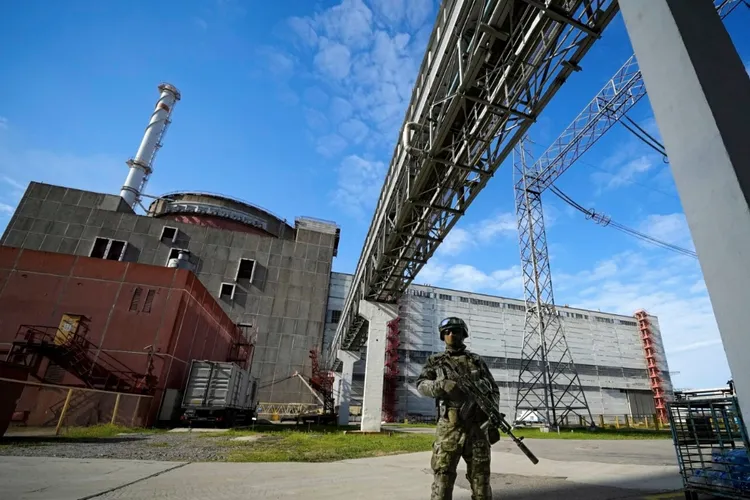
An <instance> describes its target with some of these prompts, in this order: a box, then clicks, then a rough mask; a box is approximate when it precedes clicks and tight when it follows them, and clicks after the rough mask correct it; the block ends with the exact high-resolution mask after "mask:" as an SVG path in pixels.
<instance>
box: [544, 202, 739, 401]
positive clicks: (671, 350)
mask: <svg viewBox="0 0 750 500" xmlns="http://www.w3.org/2000/svg"><path fill="white" fill-rule="evenodd" d="M681 215H682V214H671V215H668V216H660V215H652V216H649V217H647V218H646V221H644V223H643V224H641V227H644V228H646V229H648V230H651V231H653V232H655V233H657V234H654V235H655V236H658V237H660V239H665V240H672V241H674V242H684V241H685V239H686V238H687V239H689V234H688V233H687V231H686V226H685V225H684V224H683V223H682V222H681V220H680V216H681ZM553 283H554V284H555V295H556V298H557V300H558V303H561V304H562V303H567V304H570V305H571V306H573V307H581V308H584V309H593V310H598V309H600V310H602V311H607V312H614V313H619V314H625V315H632V314H633V313H634V312H635V311H636V310H638V309H645V310H647V311H648V312H649V313H651V314H654V315H656V316H657V317H658V319H659V326H660V329H661V334H662V338H663V341H664V346H665V350H666V353H667V361H668V363H669V365H670V370H671V371H673V372H680V373H679V375H676V376H675V377H673V378H674V380H673V383H674V385H675V386H677V387H706V386H715V385H722V384H724V383H725V382H726V380H727V379H728V377H729V371H728V368H727V362H726V356H725V354H724V352H723V349H722V348H721V347H720V343H721V341H720V337H719V332H718V327H717V325H716V320H715V319H714V314H713V309H712V307H711V301H710V300H709V297H708V294H707V292H706V288H705V283H704V281H703V276H702V274H701V270H700V267H699V264H698V261H697V260H695V259H693V258H690V257H686V256H682V255H676V254H671V253H668V252H666V251H659V250H656V251H654V250H652V249H649V250H648V251H643V252H641V251H626V252H622V253H620V254H617V255H614V256H612V257H610V258H608V259H605V260H602V261H599V262H597V263H595V264H593V265H592V266H591V267H590V268H589V269H584V270H582V271H579V272H577V273H573V274H570V273H556V274H555V275H554V276H553Z"/></svg>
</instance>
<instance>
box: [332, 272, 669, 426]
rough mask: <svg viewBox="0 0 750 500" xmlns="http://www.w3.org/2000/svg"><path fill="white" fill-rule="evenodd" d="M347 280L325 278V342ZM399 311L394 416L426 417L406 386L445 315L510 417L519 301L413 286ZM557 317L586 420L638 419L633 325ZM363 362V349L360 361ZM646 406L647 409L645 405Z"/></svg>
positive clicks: (588, 316)
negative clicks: (464, 328) (458, 327)
mask: <svg viewBox="0 0 750 500" xmlns="http://www.w3.org/2000/svg"><path fill="white" fill-rule="evenodd" d="M351 280H352V277H351V275H348V274H341V273H333V274H332V277H331V293H330V298H329V305H328V309H329V311H328V314H327V318H326V320H327V322H326V329H325V331H326V339H327V341H328V343H330V340H331V339H332V337H333V334H334V333H335V331H336V326H337V325H336V323H334V322H332V317H335V316H336V315H337V314H338V313H337V311H338V310H340V309H342V308H343V299H344V298H345V297H346V293H347V292H348V288H349V286H350V285H351ZM400 308H401V317H402V321H401V337H400V341H401V346H400V349H401V357H400V366H399V369H400V371H401V377H402V380H403V385H402V386H401V388H400V390H399V394H398V396H399V413H400V414H402V415H403V414H416V413H421V414H426V415H432V414H433V412H434V402H433V400H431V399H428V398H423V397H421V396H420V395H419V394H418V393H417V391H416V388H415V387H414V384H413V381H414V379H415V378H416V377H417V376H418V375H419V372H420V371H421V369H422V365H423V363H424V361H425V360H426V359H427V357H428V356H429V355H430V354H432V353H434V352H439V351H442V350H443V345H442V342H440V338H439V336H438V333H437V326H438V324H439V322H440V321H441V320H442V319H443V318H445V317H447V316H459V317H461V318H463V319H464V320H465V321H466V322H467V324H468V325H469V329H470V337H469V339H468V341H467V344H468V347H469V349H470V350H472V351H474V352H476V353H478V354H480V355H481V356H483V357H484V358H485V360H486V361H487V363H488V365H489V366H490V370H491V371H492V373H493V375H494V377H495V380H496V382H497V383H498V385H499V386H500V398H501V407H502V410H503V411H504V412H506V413H508V414H509V415H513V410H512V409H513V408H514V406H515V399H516V388H515V387H516V380H517V378H518V371H519V369H520V366H521V362H520V358H521V348H522V344H523V328H524V321H525V305H524V302H523V301H521V300H517V299H508V298H502V297H494V296H489V295H483V294H475V293H469V292H463V291H456V290H447V289H442V288H437V287H427V286H421V285H414V286H412V287H410V288H409V290H408V293H407V294H406V295H405V296H404V297H403V298H402V300H401V302H400ZM558 310H559V311H560V314H561V318H562V321H563V325H564V328H565V333H566V339H567V341H568V346H569V348H570V351H571V354H572V356H573V360H574V362H575V364H576V367H577V369H578V373H579V377H580V380H581V385H582V386H583V388H584V393H585V395H586V398H587V400H588V403H589V406H590V408H591V412H592V414H594V415H625V414H638V412H637V411H631V406H632V405H631V400H632V397H629V392H633V391H635V392H636V393H637V394H639V395H638V396H634V397H640V398H641V399H638V400H637V401H638V403H637V406H638V408H643V407H644V405H645V402H644V400H643V399H642V395H643V394H645V395H646V396H645V397H646V398H647V399H648V398H650V390H651V386H650V384H649V379H648V374H647V371H646V360H645V357H644V353H643V348H642V344H641V339H640V334H639V332H638V329H637V324H636V322H635V320H634V318H632V317H629V316H621V315H616V314H610V313H604V312H595V311H588V310H581V309H573V308H569V307H558ZM651 320H652V325H653V332H654V338H655V343H656V344H657V352H658V356H657V357H658V362H659V366H660V368H661V369H662V371H663V372H665V373H664V378H665V382H666V383H665V386H666V389H667V392H668V394H671V384H670V383H669V377H668V373H666V372H668V369H669V368H668V365H667V362H666V358H665V356H664V349H663V344H662V342H661V336H660V332H659V327H658V320H657V318H656V317H651ZM328 343H327V344H326V345H328ZM365 355H366V352H364V350H363V358H364V357H365ZM363 372H364V363H363V362H359V363H357V364H355V380H354V382H353V392H354V396H355V404H356V401H357V400H358V399H359V397H361V386H362V383H363V379H362V374H363ZM651 406H652V407H653V401H652V403H651ZM639 411H640V410H639ZM651 413H653V411H651Z"/></svg>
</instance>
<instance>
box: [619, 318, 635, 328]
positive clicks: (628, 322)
mask: <svg viewBox="0 0 750 500" xmlns="http://www.w3.org/2000/svg"><path fill="white" fill-rule="evenodd" d="M620 324H621V325H625V326H638V323H636V322H635V321H626V320H624V319H621V320H620Z"/></svg>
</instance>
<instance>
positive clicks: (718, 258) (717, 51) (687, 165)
mask: <svg viewBox="0 0 750 500" xmlns="http://www.w3.org/2000/svg"><path fill="white" fill-rule="evenodd" d="M620 9H621V11H622V16H623V19H624V21H625V26H626V28H627V31H628V35H629V36H630V39H631V41H632V44H633V49H634V50H635V55H636V57H637V58H638V64H639V65H640V68H641V72H642V74H643V80H644V83H645V85H646V90H647V92H648V98H649V100H650V101H651V107H652V108H653V110H654V116H655V117H656V123H657V124H658V126H659V131H660V132H661V135H662V138H663V140H664V146H665V147H666V149H667V154H668V155H669V160H670V165H671V167H672V174H673V176H674V180H675V184H676V185H677V190H678V192H679V194H680V200H681V201H682V206H683V209H684V211H685V215H686V217H687V222H688V226H689V227H690V233H691V234H692V237H693V241H694V243H695V248H696V251H697V253H698V256H699V259H700V265H701V268H702V270H703V276H704V278H705V280H706V287H707V288H708V294H709V296H710V298H711V304H712V306H713V310H714V315H715V316H716V322H717V324H718V326H719V331H720V333H721V340H722V342H723V344H724V351H725V352H726V355H727V359H728V361H729V368H730V370H731V372H732V375H733V378H734V382H735V387H736V391H737V394H738V397H739V400H740V406H742V407H743V414H744V416H745V419H748V418H750V363H748V362H747V352H748V350H749V349H750V330H748V321H747V317H748V316H747V308H748V304H750V286H749V284H750V265H748V262H750V208H749V204H748V200H749V199H750V140H748V117H749V116H750V79H749V78H748V75H747V73H746V72H745V69H744V67H743V64H742V61H741V60H740V57H739V54H738V53H737V50H736V49H735V47H734V45H733V44H732V41H731V39H730V38H729V34H728V33H727V31H726V29H725V28H724V25H723V23H722V21H721V19H720V18H719V16H718V15H717V13H716V11H715V10H714V6H713V2H710V1H708V0H703V1H691V2H686V1H684V0H627V1H621V2H620Z"/></svg>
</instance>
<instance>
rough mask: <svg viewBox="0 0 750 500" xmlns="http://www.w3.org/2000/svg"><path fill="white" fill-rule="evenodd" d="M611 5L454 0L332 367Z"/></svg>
mask: <svg viewBox="0 0 750 500" xmlns="http://www.w3.org/2000/svg"><path fill="white" fill-rule="evenodd" d="M617 9H618V7H617V2H616V1H614V0H553V1H547V2H541V1H535V0H515V1H506V0H446V1H444V2H443V3H442V5H441V7H440V11H439V13H438V17H437V21H436V24H435V27H434V29H433V32H432V36H431V38H430V42H429V45H428V48H427V51H426V53H425V57H424V59H423V61H422V66H421V68H420V71H419V73H418V75H417V80H416V83H415V86H414V90H413V92H412V99H411V103H410V105H409V107H408V108H407V111H406V116H405V120H404V124H403V126H402V128H401V139H402V140H401V142H400V143H399V144H398V145H397V146H396V149H395V152H394V155H393V159H392V161H391V165H390V168H389V170H388V173H387V175H386V178H385V182H384V184H383V189H382V191H381V194H380V198H379V200H378V203H377V208H376V210H375V214H374V217H373V219H372V222H371V224H370V228H369V231H368V234H367V238H366V240H365V244H364V248H363V250H362V254H361V255H360V259H359V262H358V264H357V270H356V272H355V275H354V280H353V283H352V287H351V289H350V291H349V294H348V296H347V298H346V301H345V303H344V309H343V311H342V316H341V321H340V322H339V325H338V328H337V331H336V334H335V336H334V340H333V343H332V348H331V350H330V352H329V357H328V366H335V365H336V364H337V363H336V354H337V351H338V349H339V348H341V349H344V350H358V349H360V348H361V346H362V345H363V343H364V341H365V340H366V336H367V328H366V325H365V322H364V320H363V319H362V318H361V316H359V314H358V304H359V302H360V301H361V300H372V301H378V302H387V303H395V302H396V301H397V300H398V298H399V297H400V296H401V295H402V294H403V293H404V291H405V290H406V288H407V287H408V285H409V284H410V283H411V282H412V280H413V279H414V278H415V277H416V275H417V273H418V272H419V271H420V270H421V268H422V267H423V266H424V264H425V263H427V260H428V259H429V258H430V257H431V256H432V255H433V254H434V252H435V250H436V249H437V248H438V246H439V245H440V243H441V242H442V241H443V239H444V238H445V236H446V235H447V234H448V232H449V231H450V230H451V229H452V228H453V226H454V225H455V224H456V222H457V221H458V220H459V219H460V217H461V216H462V215H463V214H464V212H465V210H466V209H467V208H468V207H469V205H470V204H471V203H472V201H473V200H474V199H475V198H476V196H477V195H478V194H479V192H480V191H481V190H482V189H483V188H484V186H485V185H486V184H487V182H488V181H489V179H490V178H491V177H492V176H493V174H494V173H495V171H496V170H497V168H498V167H499V166H500V164H501V163H502V162H503V161H504V160H505V159H506V158H507V156H508V155H509V154H510V152H511V151H512V149H513V147H514V145H515V144H516V143H517V142H518V140H519V139H520V138H521V137H522V136H523V134H524V133H525V132H526V130H527V129H528V128H529V127H530V126H531V124H532V123H533V122H534V120H535V119H536V117H537V116H538V115H539V113H540V112H541V111H542V110H543V109H544V108H545V106H546V105H547V103H548V102H549V101H550V100H551V99H552V97H553V96H554V95H555V93H556V92H557V91H558V90H559V89H560V87H561V86H562V85H563V83H564V82H565V81H566V80H567V79H568V77H569V76H570V75H571V73H573V72H574V71H579V70H580V66H579V63H580V62H581V60H582V58H583V56H584V55H585V54H586V53H587V52H588V50H589V49H590V48H591V46H592V45H593V43H594V41H595V40H597V39H598V38H599V37H600V36H601V33H602V31H603V30H604V28H605V27H606V26H607V25H608V24H609V22H610V21H611V20H612V18H613V17H614V15H615V14H616V12H617Z"/></svg>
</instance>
